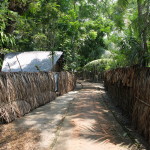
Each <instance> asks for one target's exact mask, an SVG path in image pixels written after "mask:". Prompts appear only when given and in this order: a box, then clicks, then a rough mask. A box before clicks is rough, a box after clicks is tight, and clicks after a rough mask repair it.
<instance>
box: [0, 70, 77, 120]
mask: <svg viewBox="0 0 150 150" xmlns="http://www.w3.org/2000/svg"><path fill="white" fill-rule="evenodd" d="M58 76H59V80H58V88H59V91H58V92H59V95H62V94H64V93H67V92H69V91H71V90H73V89H74V87H75V76H74V75H73V74H71V73H69V72H60V73H58ZM55 86H56V84H55V78H54V72H39V73H25V72H19V73H0V121H1V122H5V123H9V122H11V121H13V120H14V119H16V118H17V117H20V116H23V115H24V114H26V113H28V112H30V111H31V110H33V109H35V108H37V107H39V106H42V105H44V104H46V103H48V102H50V101H52V100H54V99H55V98H56V91H55Z"/></svg>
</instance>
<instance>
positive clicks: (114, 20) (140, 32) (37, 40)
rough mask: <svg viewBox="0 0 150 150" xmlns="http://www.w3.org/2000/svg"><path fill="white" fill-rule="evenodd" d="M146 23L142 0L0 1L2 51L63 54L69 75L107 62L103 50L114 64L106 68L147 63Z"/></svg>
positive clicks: (149, 33)
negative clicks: (84, 67) (90, 65)
mask: <svg viewBox="0 0 150 150" xmlns="http://www.w3.org/2000/svg"><path fill="white" fill-rule="evenodd" d="M138 2H139V3H138ZM138 8H140V9H138ZM149 22H150V21H149V1H146V0H140V1H136V0H131V1H128V0H118V1H114V0H103V1H97V0H88V1H87V0H61V1H58V0H15V1H8V0H4V1H3V2H0V50H1V51H3V53H8V52H11V51H37V50H40V51H52V52H54V51H63V52H64V58H65V67H64V69H65V70H72V71H75V70H81V69H82V68H83V66H85V64H87V63H88V62H91V61H93V60H97V59H100V58H105V56H104V53H105V51H110V53H111V54H112V55H111V56H110V57H111V59H113V60H114V61H113V62H111V64H109V65H106V66H105V65H104V66H105V67H103V68H105V69H106V68H110V67H112V68H114V67H119V66H125V65H134V64H144V63H143V62H144V61H145V60H146V61H147V62H148V61H149V60H150V59H149V58H150V54H149V53H150V46H149V37H150V30H149V29H150V28H149V27H150V24H149ZM143 45H144V46H143ZM108 58H109V57H108ZM107 66H108V67H107Z"/></svg>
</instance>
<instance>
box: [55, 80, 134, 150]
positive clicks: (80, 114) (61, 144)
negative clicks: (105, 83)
mask: <svg viewBox="0 0 150 150" xmlns="http://www.w3.org/2000/svg"><path fill="white" fill-rule="evenodd" d="M93 87H94V88H93ZM100 88H103V87H100V85H98V84H90V83H84V89H82V90H80V91H79V93H78V95H77V97H76V98H75V100H74V101H73V103H72V105H71V107H70V109H69V113H68V115H67V117H66V118H65V120H64V123H63V127H62V129H61V131H60V136H59V137H58V141H57V142H56V144H55V146H54V147H53V150H60V149H61V150H131V149H132V150H136V147H135V145H134V144H133V143H132V141H131V139H130V138H129V137H128V136H127V134H126V132H125V131H124V130H123V129H122V127H121V126H120V125H119V124H118V122H117V121H116V120H115V118H114V117H113V115H112V113H111V112H110V111H109V110H108V108H107V107H106V106H105V104H104V102H103V97H102V93H101V90H100Z"/></svg>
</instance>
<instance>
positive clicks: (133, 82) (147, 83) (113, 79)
mask: <svg viewBox="0 0 150 150" xmlns="http://www.w3.org/2000/svg"><path fill="white" fill-rule="evenodd" d="M104 81H105V82H104V83H105V87H106V90H107V91H108V94H109V95H110V96H111V98H112V100H113V102H114V103H115V104H116V105H118V106H120V107H121V108H122V109H123V111H124V112H126V113H128V115H129V116H130V117H131V119H132V122H133V124H134V126H135V127H136V129H138V131H139V132H140V133H141V135H143V136H144V137H145V138H146V139H147V140H148V141H149V143H150V68H148V67H142V68H141V67H128V68H118V69H114V70H110V71H106V72H105V74H104Z"/></svg>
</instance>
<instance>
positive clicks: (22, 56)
mask: <svg viewBox="0 0 150 150" xmlns="http://www.w3.org/2000/svg"><path fill="white" fill-rule="evenodd" d="M62 69H63V52H61V51H55V52H54V53H53V55H52V52H49V51H30V52H15V53H9V54H6V55H5V57H4V61H3V66H2V72H39V71H44V72H49V71H54V72H60V71H62Z"/></svg>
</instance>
